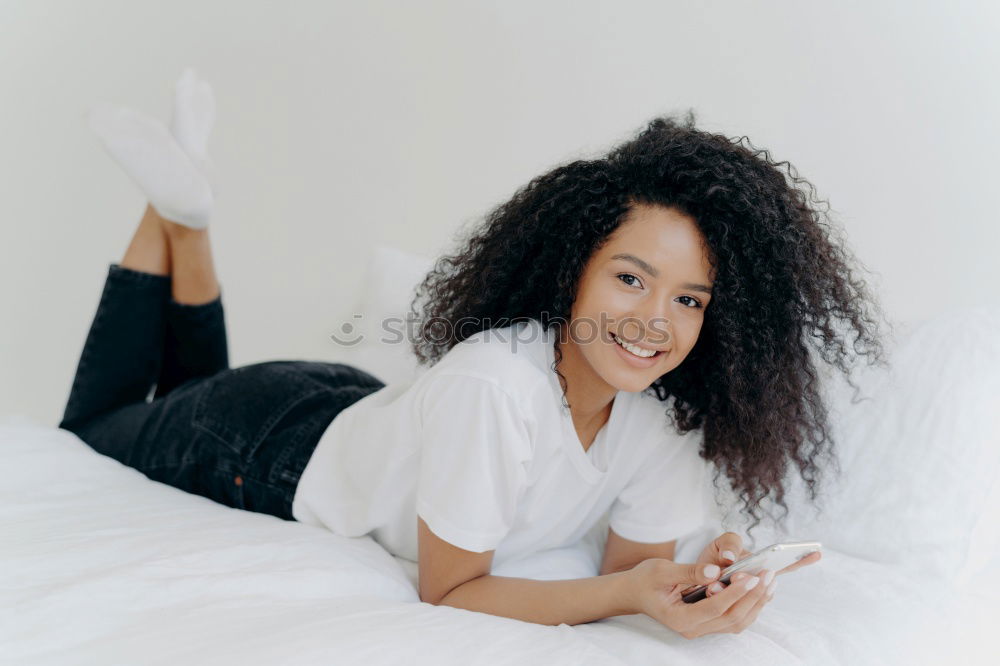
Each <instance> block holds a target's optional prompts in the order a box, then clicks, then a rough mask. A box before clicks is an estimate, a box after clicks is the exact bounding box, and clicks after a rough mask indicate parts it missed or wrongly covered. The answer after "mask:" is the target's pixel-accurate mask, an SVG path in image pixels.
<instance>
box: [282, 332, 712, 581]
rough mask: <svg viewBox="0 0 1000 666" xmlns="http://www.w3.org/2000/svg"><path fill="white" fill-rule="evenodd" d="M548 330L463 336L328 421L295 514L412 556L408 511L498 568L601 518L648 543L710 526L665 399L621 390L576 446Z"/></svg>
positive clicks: (689, 451) (560, 543)
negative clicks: (588, 440)
mask: <svg viewBox="0 0 1000 666" xmlns="http://www.w3.org/2000/svg"><path fill="white" fill-rule="evenodd" d="M554 336H555V332H554V331H553V330H549V331H545V330H544V329H543V327H542V325H541V323H540V322H539V321H537V320H529V321H520V322H517V323H515V324H513V325H512V326H507V327H503V328H494V329H487V330H485V331H480V332H478V333H476V334H475V335H472V336H471V337H469V338H467V339H466V340H463V341H462V342H460V343H459V344H457V345H455V346H454V347H453V348H452V349H450V350H449V351H448V353H447V354H445V356H444V357H443V358H441V360H440V361H438V363H436V364H435V365H433V366H431V367H430V368H429V369H428V370H427V371H425V372H424V373H423V374H422V375H420V376H419V377H417V379H415V380H413V381H411V382H407V383H403V384H389V385H387V386H385V387H384V388H382V389H380V390H378V391H376V392H375V393H372V394H370V395H367V396H365V397H364V398H362V399H361V400H359V401H357V402H356V403H354V404H352V405H350V406H349V407H347V408H346V409H344V410H343V411H342V412H340V413H339V414H338V415H337V416H336V418H335V419H334V420H333V421H332V422H331V423H330V425H329V426H328V427H327V429H326V430H325V431H324V433H323V435H322V437H321V439H320V441H319V444H318V445H317V447H316V450H315V451H314V452H313V455H312V456H311V458H310V459H309V462H308V464H307V465H306V468H305V470H304V471H303V473H302V476H301V479H300V480H299V484H298V487H297V489H296V493H295V498H294V501H293V505H292V514H293V516H294V518H295V519H296V520H298V521H300V522H303V523H307V524H312V525H319V526H325V527H326V528H327V529H330V530H331V531H333V532H335V533H337V534H341V535H343V536H348V537H357V536H364V535H368V534H370V535H371V536H372V538H373V539H375V541H376V542H378V543H379V544H380V545H381V546H383V547H384V548H385V549H386V550H388V551H389V552H390V553H392V554H393V555H397V556H399V557H403V558H406V559H408V560H411V561H414V562H415V561H417V515H418V514H419V515H420V517H421V518H423V519H424V521H425V522H426V523H427V525H428V527H429V528H430V529H431V531H432V532H434V534H436V535H437V536H439V537H440V538H442V539H444V540H445V541H448V542H449V543H451V544H453V545H455V546H457V547H459V548H463V549H465V550H469V551H473V552H483V551H487V550H495V552H494V556H493V558H494V559H493V561H494V564H499V563H500V562H501V561H503V560H506V559H512V558H518V557H523V556H525V555H527V554H530V553H533V552H537V551H541V550H546V549H549V548H561V547H564V546H568V545H570V544H573V543H575V542H577V541H578V540H579V539H581V538H582V537H583V536H584V535H585V534H586V533H587V532H588V531H589V529H590V528H591V527H593V526H594V525H595V524H596V523H597V521H598V520H600V519H601V518H602V517H603V516H604V514H605V513H606V512H607V511H608V510H609V509H610V511H611V513H610V515H609V524H610V526H611V528H612V529H614V531H615V532H616V533H618V534H619V535H621V536H622V537H625V538H626V539H631V540H633V541H641V542H645V543H655V542H664V541H671V540H673V539H676V538H678V537H681V536H683V535H685V534H687V533H688V532H690V531H692V530H694V529H697V528H698V527H700V526H701V525H702V524H704V522H705V521H706V519H707V516H708V514H707V509H708V506H707V502H706V497H707V496H706V494H705V492H704V488H705V484H706V483H708V484H710V483H711V481H710V476H709V467H708V463H707V462H706V461H704V460H702V459H701V458H700V457H699V455H698V446H699V443H700V438H698V437H695V436H693V435H694V434H695V433H688V434H686V435H684V436H680V435H678V434H677V433H676V432H675V431H674V430H673V428H672V427H671V426H670V425H669V422H668V419H667V416H666V406H667V405H666V403H663V402H660V401H659V400H658V399H657V398H656V397H655V396H652V395H649V394H646V393H642V392H639V393H630V392H626V391H619V392H618V393H617V395H616V396H615V399H614V402H613V404H612V409H611V415H610V417H609V420H608V422H607V423H606V424H605V425H604V426H603V427H602V428H601V430H600V431H599V432H598V434H597V437H596V439H595V440H594V442H593V444H592V445H591V446H590V448H589V450H586V451H585V450H584V448H583V445H582V444H581V442H580V439H579V437H578V436H577V433H576V430H575V428H574V426H573V420H572V417H571V415H570V411H569V410H568V409H567V408H566V407H564V406H563V404H562V390H561V387H560V385H559V379H558V377H557V376H556V374H555V372H554V371H553V370H551V369H550V368H551V366H552V363H553V361H554V351H553V349H552V343H553V342H554V340H555V337H554Z"/></svg>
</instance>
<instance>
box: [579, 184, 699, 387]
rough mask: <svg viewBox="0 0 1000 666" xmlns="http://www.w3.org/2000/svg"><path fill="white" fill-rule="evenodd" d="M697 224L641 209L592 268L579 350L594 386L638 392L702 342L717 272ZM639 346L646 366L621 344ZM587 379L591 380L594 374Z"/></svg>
mask: <svg viewBox="0 0 1000 666" xmlns="http://www.w3.org/2000/svg"><path fill="white" fill-rule="evenodd" d="M703 243H704V237H703V236H702V234H701V232H700V231H699V230H698V227H697V226H696V224H695V222H694V220H693V219H691V218H690V217H689V216H687V215H685V214H683V213H681V212H679V211H677V210H675V209H672V208H664V207H661V206H651V205H646V204H636V205H634V206H633V207H632V210H631V212H630V213H629V215H628V216H627V217H626V221H625V222H623V223H622V224H621V226H619V227H618V229H616V230H615V232H614V233H613V234H611V236H610V237H609V238H608V241H607V242H606V243H605V244H604V246H603V247H602V248H600V249H599V250H598V251H597V252H595V253H594V255H593V256H592V257H591V258H590V260H589V261H588V262H587V265H586V267H585V269H584V272H583V275H582V276H581V278H580V284H579V288H578V291H577V297H576V300H575V301H574V303H573V307H572V310H571V322H572V323H571V326H570V335H571V344H575V345H577V346H578V350H579V354H575V355H576V356H581V357H582V358H583V360H584V365H589V370H591V371H592V376H591V380H595V381H600V380H603V381H604V382H605V383H607V384H608V385H610V386H611V387H613V388H614V390H622V391H630V392H637V391H642V390H643V389H645V388H647V387H648V386H649V385H650V384H652V383H653V382H654V381H656V379H658V378H659V377H660V376H661V375H664V374H666V373H668V372H670V371H671V370H673V369H674V368H676V367H677V366H678V365H680V363H681V361H683V360H684V358H685V357H686V356H687V355H688V353H689V352H690V351H691V348H692V347H694V345H695V342H697V340H698V334H699V333H700V332H701V326H702V323H703V322H704V319H705V308H706V307H707V306H708V304H709V300H710V298H711V287H712V267H711V264H710V263H709V259H708V254H707V250H706V248H704V247H703V246H702V244H703ZM613 336H617V337H618V338H619V339H621V340H623V341H625V342H628V343H632V344H635V345H638V347H640V348H641V349H640V350H638V351H639V352H640V353H642V354H645V353H647V352H648V351H649V350H656V351H657V354H656V355H655V356H652V357H650V358H641V357H640V356H638V355H636V354H635V353H633V352H634V351H636V350H635V349H633V351H629V350H627V349H625V348H623V347H622V346H621V345H620V344H618V343H617V342H615V338H614V337H613ZM585 374H591V372H586V370H585Z"/></svg>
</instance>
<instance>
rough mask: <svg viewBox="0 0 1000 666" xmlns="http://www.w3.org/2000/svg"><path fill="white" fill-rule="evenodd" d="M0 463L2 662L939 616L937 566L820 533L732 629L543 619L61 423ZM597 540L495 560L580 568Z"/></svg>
mask: <svg viewBox="0 0 1000 666" xmlns="http://www.w3.org/2000/svg"><path fill="white" fill-rule="evenodd" d="M0 469H3V470H4V471H5V472H6V474H5V483H4V484H3V487H2V491H0V492H2V501H0V529H2V534H3V536H2V542H3V547H2V549H0V572H2V573H0V607H2V609H3V610H2V616H0V659H2V660H3V663H10V664H139V663H142V664H177V663H244V664H291V663H295V664H312V663H345V664H347V663H365V664H368V665H374V664H398V663H409V664H424V663H427V664H437V665H440V664H451V663H454V664H467V663H482V664H507V663H510V664H521V665H523V664H653V663H669V664H688V663H690V664H706V663H716V664H717V663H741V664H757V663H760V664H770V665H773V664H799V663H803V664H878V663H903V662H902V661H900V659H901V657H900V655H901V654H904V653H905V651H906V650H907V649H909V647H908V645H907V642H908V641H912V640H914V639H916V638H919V637H920V636H924V637H927V636H935V637H939V636H941V635H942V632H943V631H944V630H945V627H944V625H943V624H942V622H944V620H945V619H946V618H947V616H948V613H946V612H940V611H943V610H944V607H943V606H938V604H939V603H940V598H941V597H942V596H943V595H942V594H941V592H942V589H941V588H940V586H936V585H933V584H931V583H930V582H929V581H918V580H913V579H910V578H907V577H906V576H904V575H902V574H897V573H896V572H894V571H893V570H892V569H891V568H889V567H886V566H884V565H881V564H878V563H874V562H868V561H865V560H863V559H859V558H853V557H848V556H845V555H842V554H839V553H837V552H836V551H832V550H830V549H827V550H826V551H825V553H824V559H823V561H822V562H821V564H820V565H815V566H812V567H807V568H806V569H803V570H802V571H800V572H796V574H790V575H787V576H782V577H781V578H779V580H780V581H781V582H780V586H779V587H780V589H779V590H778V591H777V592H776V595H775V599H774V601H772V602H771V604H770V605H769V606H768V607H767V608H766V609H765V611H764V612H763V613H762V614H761V616H760V617H759V619H758V621H757V622H756V623H755V624H754V625H752V626H751V627H750V628H749V629H747V630H746V631H744V632H743V633H742V634H739V635H735V634H731V635H712V636H706V637H702V638H700V639H697V640H693V641H688V640H685V639H684V638H682V637H680V636H679V635H677V634H675V633H674V632H672V631H671V630H669V629H667V628H665V627H662V626H660V625H659V624H657V623H656V622H654V621H653V620H651V619H650V618H648V617H646V616H644V615H630V616H618V617H614V618H607V619H605V620H601V621H598V622H594V623H590V624H585V625H576V626H572V627H571V626H569V625H560V626H557V627H547V626H542V625H537V624H532V623H527V622H521V621H517V620H512V619H507V618H500V617H495V616H491V615H486V614H482V613H474V612H469V611H465V610H462V609H455V608H449V607H434V606H431V605H428V604H425V603H421V602H420V601H419V599H418V597H417V593H416V565H415V564H414V563H412V562H409V561H407V560H402V559H398V558H394V557H393V556H391V555H390V554H389V553H388V552H386V551H385V550H383V549H382V548H381V547H380V546H379V545H378V544H376V543H375V542H374V541H372V540H371V539H370V538H368V537H363V538H355V539H350V538H344V537H340V536H338V535H335V534H332V533H330V532H328V531H326V530H323V529H321V528H317V527H312V526H308V525H303V524H300V523H293V522H286V521H282V520H280V519H278V518H274V517H272V516H268V515H263V514H256V513H252V512H247V511H240V510H237V509H231V508H228V507H225V506H222V505H220V504H217V503H215V502H212V501H211V500H208V499H205V498H202V497H198V496H196V495H191V494H188V493H185V492H183V491H180V490H177V489H175V488H172V487H170V486H167V485H164V484H161V483H157V482H153V481H150V480H148V479H147V478H146V477H145V476H143V475H142V474H141V473H140V472H138V471H136V470H133V469H131V468H129V467H126V466H124V465H121V464H120V463H118V462H117V461H114V460H112V459H110V458H106V457H104V456H100V455H98V454H96V453H95V452H93V451H92V450H91V449H90V448H89V447H87V446H86V444H84V443H83V442H82V441H80V440H79V439H78V438H77V437H76V436H75V435H73V434H72V433H69V432H67V431H63V430H58V429H56V428H52V427H45V426H38V425H31V424H25V425H7V426H2V427H0ZM596 534H597V531H596V530H595V531H594V532H593V533H592V535H596ZM711 536H712V535H706V536H705V539H708V538H711ZM696 541H697V542H696ZM596 543H597V541H596V540H595V539H594V538H593V537H588V539H586V540H585V541H584V542H583V543H581V545H580V548H577V549H565V550H563V551H552V552H548V553H542V554H539V555H537V556H535V557H533V558H529V560H524V561H521V562H519V563H516V565H515V566H511V567H509V568H508V569H505V570H504V571H495V572H494V573H497V574H500V575H523V576H529V577H537V578H559V577H562V578H573V577H578V576H588V575H595V574H596V569H595V566H596V565H595V562H596V560H595V557H596V556H597V552H596V550H595V549H594V548H593V547H592V546H594V545H596ZM702 545H703V541H701V540H700V539H695V538H692V539H690V540H689V541H688V542H685V543H684V544H682V546H683V547H682V552H680V553H679V554H678V560H681V561H683V560H685V559H687V561H691V560H692V559H693V557H694V555H695V554H696V551H697V550H700V548H701V547H702ZM684 551H688V552H687V553H686V552H684ZM691 551H694V552H693V553H692V552H691ZM686 554H689V555H690V557H689V558H685V557H683V556H684V555H686ZM581 603H585V600H581ZM911 663H912V662H911ZM927 663H932V662H931V661H928V662H927Z"/></svg>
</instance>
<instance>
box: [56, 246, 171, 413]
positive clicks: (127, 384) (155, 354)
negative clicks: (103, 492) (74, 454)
mask: <svg viewBox="0 0 1000 666" xmlns="http://www.w3.org/2000/svg"><path fill="white" fill-rule="evenodd" d="M169 292H170V277H169V276H165V275H154V274H152V273H144V272H141V271H135V270H132V269H129V268H124V267H122V266H120V265H118V264H111V265H110V266H109V267H108V275H107V278H106V280H105V283H104V289H103V291H102V292H101V297H100V302H99V303H98V306H97V311H96V313H95V314H94V319H93V321H92V322H91V325H90V330H89V331H88V333H87V338H86V340H85V342H84V345H83V350H82V352H81V354H80V360H79V363H78V365H77V369H76V375H75V376H74V378H73V384H72V388H71V389H70V394H69V398H68V399H67V402H66V408H65V411H64V412H63V417H62V420H61V421H60V423H59V427H60V428H66V429H68V430H72V429H73V427H74V426H75V425H78V424H80V423H81V422H83V421H85V420H87V419H90V418H92V417H94V416H96V415H97V414H100V413H102V412H106V411H108V410H111V409H114V408H116V407H122V406H124V405H128V404H130V403H141V402H145V400H146V398H147V397H148V395H149V393H150V390H151V389H152V386H153V383H154V382H156V381H157V379H158V377H159V373H160V367H161V355H162V353H163V333H164V307H163V304H164V301H165V299H166V298H167V297H168V294H169Z"/></svg>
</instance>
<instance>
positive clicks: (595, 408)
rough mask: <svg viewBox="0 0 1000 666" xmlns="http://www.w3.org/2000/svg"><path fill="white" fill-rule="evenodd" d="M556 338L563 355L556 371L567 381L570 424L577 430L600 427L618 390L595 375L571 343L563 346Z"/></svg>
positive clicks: (578, 349) (578, 350)
mask: <svg viewBox="0 0 1000 666" xmlns="http://www.w3.org/2000/svg"><path fill="white" fill-rule="evenodd" d="M559 337H561V336H557V341H556V343H555V344H556V345H557V348H558V349H559V350H560V351H561V352H562V361H561V362H560V363H559V364H558V365H557V366H556V367H557V369H558V370H559V372H561V373H562V375H563V376H564V377H565V378H566V400H567V402H569V404H570V413H571V414H572V415H573V422H574V423H576V424H578V425H579V426H580V427H585V426H594V425H596V426H597V427H599V426H600V425H603V424H604V423H605V422H607V420H608V417H609V416H610V415H611V406H612V401H613V400H614V398H615V395H617V393H618V389H616V388H615V387H614V386H612V385H610V384H608V383H607V382H606V381H604V379H602V378H601V376H600V375H598V374H597V372H595V371H594V368H593V367H592V366H591V365H590V363H589V362H587V359H586V358H585V357H584V356H583V354H582V353H581V351H580V347H579V346H578V345H577V344H576V343H575V342H573V340H569V341H567V342H565V343H563V342H562V340H561V339H559Z"/></svg>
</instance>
